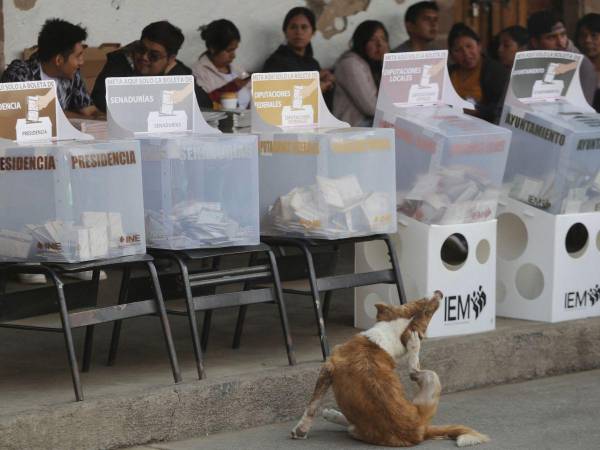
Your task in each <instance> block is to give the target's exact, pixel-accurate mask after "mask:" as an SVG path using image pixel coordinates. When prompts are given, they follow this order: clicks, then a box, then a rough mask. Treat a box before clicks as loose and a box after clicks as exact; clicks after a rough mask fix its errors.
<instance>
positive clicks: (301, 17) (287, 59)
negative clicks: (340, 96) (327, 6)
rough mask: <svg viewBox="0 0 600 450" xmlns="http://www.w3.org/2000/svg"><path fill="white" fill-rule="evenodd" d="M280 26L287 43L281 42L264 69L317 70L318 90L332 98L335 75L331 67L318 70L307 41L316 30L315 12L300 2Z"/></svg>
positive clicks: (327, 98)
mask: <svg viewBox="0 0 600 450" xmlns="http://www.w3.org/2000/svg"><path fill="white" fill-rule="evenodd" d="M282 28H283V34H284V35H285V40H286V44H284V45H280V46H279V47H278V48H277V50H275V51H274V52H273V53H272V54H271V55H270V56H269V57H268V58H267V60H266V61H265V65H264V67H263V72H301V71H311V70H316V71H318V72H319V74H320V78H321V92H323V94H324V96H325V101H328V100H331V95H332V91H333V87H334V83H335V77H334V76H333V74H332V73H331V71H330V70H327V69H323V70H321V65H320V64H319V61H317V60H316V59H315V58H314V57H313V49H312V45H311V43H310V41H311V39H312V37H313V36H314V34H315V32H316V31H317V19H316V17H315V15H314V13H313V12H312V11H311V10H310V9H308V8H305V7H303V6H297V7H295V8H292V9H290V10H289V11H288V13H287V14H286V16H285V18H284V19H283V27H282ZM328 103H329V102H328Z"/></svg>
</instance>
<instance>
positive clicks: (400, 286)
mask: <svg viewBox="0 0 600 450" xmlns="http://www.w3.org/2000/svg"><path fill="white" fill-rule="evenodd" d="M381 239H383V241H384V242H385V245H387V248H388V255H389V256H390V262H391V264H392V269H393V270H394V274H395V275H396V288H397V289H398V297H399V298H400V304H401V305H404V304H406V292H405V291H404V282H403V281H402V274H401V273H400V264H399V263H398V255H396V250H395V249H394V246H393V244H392V240H391V239H390V236H389V235H387V234H384V235H382V236H381Z"/></svg>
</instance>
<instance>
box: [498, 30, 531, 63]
mask: <svg viewBox="0 0 600 450" xmlns="http://www.w3.org/2000/svg"><path fill="white" fill-rule="evenodd" d="M528 44H529V33H528V32H527V29H526V28H523V27H521V26H519V25H514V26H512V27H508V28H505V29H503V30H502V31H500V34H499V36H498V61H500V63H501V64H502V65H503V66H504V67H506V68H507V69H508V70H511V69H512V66H513V63H514V61H515V55H516V54H517V52H521V51H524V50H527V46H528Z"/></svg>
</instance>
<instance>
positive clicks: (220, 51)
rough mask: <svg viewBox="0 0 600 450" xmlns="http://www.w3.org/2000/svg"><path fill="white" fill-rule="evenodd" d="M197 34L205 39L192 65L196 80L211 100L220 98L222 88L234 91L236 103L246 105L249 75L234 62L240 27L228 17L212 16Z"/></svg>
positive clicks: (223, 91)
mask: <svg viewBox="0 0 600 450" xmlns="http://www.w3.org/2000/svg"><path fill="white" fill-rule="evenodd" d="M200 36H201V37H202V39H203V40H204V42H206V51H205V52H204V53H202V55H200V58H199V59H198V61H196V64H194V66H193V67H192V70H193V72H194V76H195V77H196V83H197V84H198V85H199V86H200V87H201V88H202V89H204V90H205V91H206V92H207V93H208V96H209V97H210V99H211V100H212V101H213V102H219V101H220V100H221V95H222V94H224V93H225V92H235V93H237V99H238V106H239V107H240V108H244V109H245V108H247V107H248V105H249V104H250V86H248V82H249V81H250V77H249V76H248V74H247V73H246V72H245V71H244V70H243V69H241V68H239V67H237V66H236V65H234V64H233V61H234V59H235V51H236V50H237V48H238V45H239V44H240V32H239V30H238V29H237V27H236V26H235V25H234V24H233V23H232V22H230V21H229V20H227V19H220V20H213V21H212V22H211V23H209V24H208V25H207V26H206V27H202V32H201V33H200Z"/></svg>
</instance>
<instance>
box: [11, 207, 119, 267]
mask: <svg viewBox="0 0 600 450" xmlns="http://www.w3.org/2000/svg"><path fill="white" fill-rule="evenodd" d="M123 235H124V233H123V225H122V221H121V214H119V213H114V212H109V213H107V212H97V211H86V212H83V213H82V214H81V225H75V223H74V222H73V221H62V220H50V221H47V222H45V223H44V224H27V225H25V227H24V229H23V230H22V231H12V230H0V258H5V259H27V258H28V257H30V256H32V255H31V251H32V244H33V243H35V248H34V256H35V257H37V258H42V259H43V258H50V257H51V258H52V259H64V260H66V261H85V260H89V259H96V258H102V257H107V256H109V249H110V248H117V247H119V246H120V245H121V240H122V238H123Z"/></svg>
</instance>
